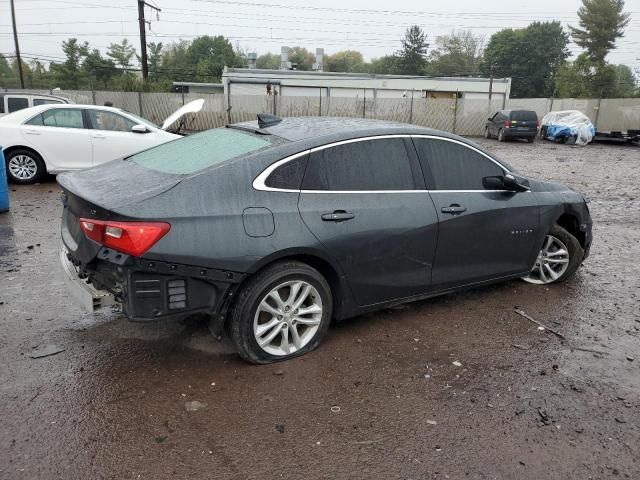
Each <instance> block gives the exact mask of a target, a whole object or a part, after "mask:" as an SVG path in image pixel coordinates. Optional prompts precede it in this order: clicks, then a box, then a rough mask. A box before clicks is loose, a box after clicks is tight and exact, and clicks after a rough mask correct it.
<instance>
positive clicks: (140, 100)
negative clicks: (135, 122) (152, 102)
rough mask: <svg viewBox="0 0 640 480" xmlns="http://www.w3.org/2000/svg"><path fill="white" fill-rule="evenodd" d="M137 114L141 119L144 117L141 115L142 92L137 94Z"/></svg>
mask: <svg viewBox="0 0 640 480" xmlns="http://www.w3.org/2000/svg"><path fill="white" fill-rule="evenodd" d="M138 112H139V115H140V116H141V117H144V114H143V113H142V92H138Z"/></svg>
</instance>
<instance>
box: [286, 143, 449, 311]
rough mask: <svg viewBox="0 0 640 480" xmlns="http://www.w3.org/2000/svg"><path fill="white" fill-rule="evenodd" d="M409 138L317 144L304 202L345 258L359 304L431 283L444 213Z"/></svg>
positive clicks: (314, 226)
mask: <svg viewBox="0 0 640 480" xmlns="http://www.w3.org/2000/svg"><path fill="white" fill-rule="evenodd" d="M419 168H420V167H419V165H418V162H417V158H416V155H415V151H414V150H413V148H412V145H411V143H410V139H408V138H399V137H377V138H369V139H354V140H350V141H346V142H339V143H337V144H333V145H328V146H324V147H320V148H317V149H313V150H312V151H311V154H310V155H309V160H308V164H307V168H306V171H305V175H304V179H303V183H302V190H301V193H300V197H299V202H298V208H299V211H300V215H301V216H302V219H303V220H304V222H305V224H306V225H307V227H308V228H309V229H310V230H311V232H312V233H313V234H314V235H315V236H316V238H317V239H318V240H319V241H320V242H321V243H322V245H323V246H324V248H325V249H326V251H327V253H328V255H330V256H331V257H333V259H334V260H335V261H336V262H337V263H338V264H339V265H340V267H341V268H342V271H343V273H344V274H345V275H346V278H347V280H348V282H349V285H350V286H351V290H352V292H353V295H354V298H355V300H356V302H357V303H358V304H359V305H370V304H374V303H379V302H384V301H387V300H393V299H397V298H404V297H410V296H413V295H417V294H420V293H423V292H425V291H427V290H428V288H429V285H430V283H431V264H432V259H433V254H434V251H435V245H436V236H437V221H438V217H437V214H436V212H435V208H434V205H433V202H432V201H431V198H430V197H429V194H428V192H426V191H425V189H424V184H423V178H422V175H421V173H420V169H419Z"/></svg>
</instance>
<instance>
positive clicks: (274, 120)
mask: <svg viewBox="0 0 640 480" xmlns="http://www.w3.org/2000/svg"><path fill="white" fill-rule="evenodd" d="M281 121H282V119H281V118H280V117H276V116H275V115H271V114H270V113H259V114H258V128H267V127H272V126H273V125H277V124H279V123H280V122H281Z"/></svg>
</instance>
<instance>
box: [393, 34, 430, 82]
mask: <svg viewBox="0 0 640 480" xmlns="http://www.w3.org/2000/svg"><path fill="white" fill-rule="evenodd" d="M428 47H429V44H428V43H427V36H426V35H425V33H424V32H423V31H422V29H421V28H420V27H419V26H418V25H413V26H411V27H409V28H407V31H406V32H405V34H404V38H403V39H402V48H401V49H400V50H399V51H398V52H397V53H396V56H397V57H398V61H397V69H398V73H399V74H401V75H420V74H421V73H423V71H424V67H425V65H426V63H427V48H428Z"/></svg>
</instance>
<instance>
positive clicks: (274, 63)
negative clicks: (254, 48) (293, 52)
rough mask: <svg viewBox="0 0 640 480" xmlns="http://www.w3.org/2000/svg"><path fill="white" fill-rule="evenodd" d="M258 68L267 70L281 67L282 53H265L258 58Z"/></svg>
mask: <svg viewBox="0 0 640 480" xmlns="http://www.w3.org/2000/svg"><path fill="white" fill-rule="evenodd" d="M256 68H261V69H265V70H277V69H279V68H280V55H278V54H276V53H264V54H262V55H260V56H258V58H257V59H256Z"/></svg>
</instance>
